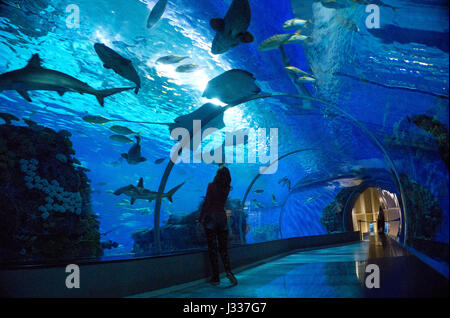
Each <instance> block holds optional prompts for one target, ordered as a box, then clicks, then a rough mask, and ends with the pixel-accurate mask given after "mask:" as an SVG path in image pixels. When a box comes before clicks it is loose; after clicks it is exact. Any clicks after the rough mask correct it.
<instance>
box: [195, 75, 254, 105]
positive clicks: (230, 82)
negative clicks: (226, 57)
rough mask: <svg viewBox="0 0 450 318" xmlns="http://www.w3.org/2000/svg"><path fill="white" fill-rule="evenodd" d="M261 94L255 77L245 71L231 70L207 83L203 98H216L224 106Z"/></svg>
mask: <svg viewBox="0 0 450 318" xmlns="http://www.w3.org/2000/svg"><path fill="white" fill-rule="evenodd" d="M260 92H261V89H260V88H259V87H258V86H257V85H256V83H255V77H254V76H253V74H252V73H249V72H247V71H243V70H238V69H233V70H229V71H226V72H225V73H222V74H221V75H219V76H217V77H215V78H213V79H212V80H210V81H209V82H208V85H207V86H206V89H205V91H204V92H203V95H202V96H203V97H206V98H209V99H213V98H218V99H219V100H220V101H221V102H223V103H226V104H233V103H236V102H239V101H242V100H245V99H246V98H249V97H252V96H254V95H256V94H258V93H260Z"/></svg>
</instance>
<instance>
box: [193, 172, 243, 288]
mask: <svg viewBox="0 0 450 318" xmlns="http://www.w3.org/2000/svg"><path fill="white" fill-rule="evenodd" d="M230 184H231V176H230V171H229V170H228V168H226V167H224V166H221V167H220V168H219V170H217V173H216V176H215V178H214V181H213V182H211V183H210V184H209V185H208V190H207V192H206V197H205V201H204V202H203V206H202V210H201V212H200V217H199V222H200V223H201V224H203V227H204V229H205V233H206V239H207V241H208V255H209V259H210V261H211V267H212V278H211V280H210V283H211V284H213V285H218V284H219V283H220V279H219V262H218V255H217V252H219V253H220V256H221V258H222V263H223V266H224V268H225V273H226V275H227V278H228V279H229V280H230V282H231V284H232V285H237V280H236V277H234V275H233V273H232V272H231V265H230V258H229V256H228V224H227V215H226V213H225V203H226V202H227V198H228V194H229V193H230V188H231V186H230ZM217 243H218V244H217Z"/></svg>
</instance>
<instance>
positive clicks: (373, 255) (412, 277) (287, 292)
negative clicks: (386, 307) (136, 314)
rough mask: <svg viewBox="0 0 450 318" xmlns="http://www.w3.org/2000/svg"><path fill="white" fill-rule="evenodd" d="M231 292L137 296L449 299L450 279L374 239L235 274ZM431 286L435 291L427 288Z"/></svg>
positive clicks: (191, 289) (201, 289)
mask: <svg viewBox="0 0 450 318" xmlns="http://www.w3.org/2000/svg"><path fill="white" fill-rule="evenodd" d="M367 264H377V265H378V266H379V268H380V288H379V289H368V288H366V287H365V278H366V276H365V275H366V274H365V268H366V265H367ZM235 275H236V278H237V279H238V281H239V284H238V285H237V286H235V287H230V285H229V282H228V280H227V279H226V278H224V277H221V284H220V286H211V285H210V284H209V283H207V282H204V281H202V282H198V283H196V284H193V285H190V286H187V287H185V288H178V289H177V288H175V289H174V288H169V289H166V290H160V291H153V292H149V293H143V294H139V295H135V296H134V297H163V298H343V297H345V298H347V297H352V298H353V297H357V298H360V297H417V296H419V297H420V296H425V297H428V296H430V297H431V296H445V295H448V280H447V279H446V278H445V277H443V276H442V275H440V274H439V273H437V272H436V271H434V270H433V269H432V268H430V267H429V266H427V265H425V264H424V263H422V262H421V261H420V260H419V259H418V258H417V257H416V256H414V255H412V254H410V253H409V252H408V251H406V250H405V249H404V248H403V247H401V246H400V245H399V244H398V243H397V242H395V241H393V240H391V239H390V238H387V237H384V238H380V237H378V236H368V237H366V238H365V240H362V241H360V242H356V243H352V244H346V245H341V246H334V247H328V248H322V249H315V250H306V251H299V252H296V253H293V254H290V255H287V256H284V257H281V258H278V259H275V260H272V261H268V262H267V263H263V264H261V265H258V266H256V267H253V268H250V269H244V270H241V271H239V270H237V271H236V272H235ZM427 284H428V286H429V287H427V286H426V285H427Z"/></svg>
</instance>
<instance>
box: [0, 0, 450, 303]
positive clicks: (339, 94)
mask: <svg viewBox="0 0 450 318" xmlns="http://www.w3.org/2000/svg"><path fill="white" fill-rule="evenodd" d="M156 2H157V1H154V0H149V1H143V0H133V1H126V2H124V1H117V0H114V1H106V0H96V1H94V2H93V1H86V0H77V1H72V2H71V3H70V5H71V6H70V7H68V5H69V3H68V2H67V1H60V0H57V1H47V0H39V1H27V0H22V1H12V0H3V1H0V205H1V207H2V208H1V210H0V262H1V263H2V264H7V265H8V266H13V267H14V266H22V265H24V264H32V265H36V264H50V263H64V262H67V261H74V262H91V261H95V262H98V261H100V262H102V261H110V260H116V259H136V258H141V257H151V256H156V255H171V254H180V253H185V252H193V251H199V250H205V249H206V246H207V245H206V239H205V237H204V233H203V230H202V229H201V228H200V227H198V225H197V218H198V215H199V211H200V208H201V206H202V202H203V199H204V196H205V194H206V188H207V186H208V183H209V182H211V181H212V180H213V178H214V175H215V173H216V171H217V167H218V166H217V162H212V163H211V160H210V159H212V158H215V159H217V160H218V159H220V160H223V159H225V160H227V163H226V166H227V167H228V168H229V170H230V172H231V177H232V184H231V185H232V190H231V192H230V195H229V197H228V204H229V207H230V209H231V216H229V219H228V227H229V241H230V242H229V243H230V247H233V246H242V245H252V244H255V243H264V242H271V241H275V240H282V239H289V238H297V237H309V236H317V235H327V234H336V233H344V232H351V231H360V232H361V233H362V234H364V233H366V238H367V236H370V235H372V236H373V235H374V234H375V233H377V232H379V229H378V228H377V220H378V217H379V213H380V205H381V207H382V210H383V213H384V214H383V215H384V219H385V226H384V228H383V229H382V231H383V232H385V234H386V235H387V236H388V237H389V238H390V239H392V240H394V241H396V242H398V243H399V244H400V245H401V246H403V248H404V249H405V250H408V251H409V252H411V253H414V254H416V255H418V256H420V257H421V258H422V259H426V260H427V262H428V263H429V264H431V265H432V266H433V267H434V268H436V269H438V270H439V271H440V272H441V273H442V272H444V273H446V276H447V279H448V241H449V194H448V193H449V177H448V171H449V170H448V167H449V162H448V160H449V159H448V158H449V157H448V147H449V146H448V127H449V102H448V78H449V77H448V61H449V55H448V52H449V51H448V7H447V3H446V2H445V1H439V0H433V1H429V2H427V3H426V4H421V3H418V2H416V1H394V0H392V1H390V0H389V1H383V2H381V1H375V2H374V4H376V5H377V6H378V7H379V8H381V9H380V15H381V26H380V27H379V28H378V27H370V26H368V24H367V23H368V22H367V21H368V15H369V13H368V12H367V11H366V4H365V3H364V1H347V0H342V1H336V2H334V1H333V2H332V1H314V0H306V1H300V0H298V1H297V0H292V1H288V0H283V1H280V0H261V1H249V3H250V7H251V23H250V26H249V27H248V32H249V33H250V34H251V36H252V38H254V41H252V42H250V43H245V42H249V41H248V40H249V39H248V38H247V39H245V37H243V39H244V40H242V41H240V40H239V41H237V42H236V43H238V44H237V45H235V46H234V44H233V45H231V44H229V43H228V44H223V45H225V46H226V45H228V46H230V47H229V48H228V49H229V50H228V51H227V52H225V53H223V54H213V53H212V49H211V45H212V44H211V43H212V41H213V39H214V37H215V36H216V31H215V30H214V29H213V28H212V27H211V25H210V19H212V18H215V17H223V16H224V15H225V13H226V12H227V10H228V8H229V7H230V4H231V3H232V2H233V3H234V2H239V1H237V0H235V1H231V0H226V1H207V0H197V1H189V0H176V1H169V2H168V4H167V6H166V8H165V11H164V13H163V15H162V18H161V19H159V21H158V22H156V24H155V25H153V26H152V27H150V28H148V27H146V23H147V18H148V16H149V13H150V11H151V9H152V8H153V6H154V5H155V4H156ZM241 2H245V1H241ZM293 18H298V19H302V20H301V21H303V22H297V23H299V24H301V26H300V25H299V26H294V27H292V28H290V27H289V25H286V24H285V22H286V21H288V20H290V19H293ZM225 22H226V21H225ZM225 22H224V23H225ZM283 25H284V26H283ZM296 28H297V29H299V30H301V31H300V32H297V33H296V34H295V35H294V32H296ZM236 32H237V31H236ZM240 34H241V33H240ZM244 34H246V33H245V32H244ZM277 34H278V35H279V34H291V35H290V36H291V37H292V36H297V37H298V38H300V40H296V41H294V40H293V38H286V39H284V40H283V41H282V40H280V39H279V38H275V39H274V38H273V39H272V42H271V43H269V44H270V45H272V46H273V47H270V45H269V44H267V43H268V42H264V41H265V40H266V39H268V38H270V37H271V36H273V35H277ZM239 36H243V35H239ZM302 37H303V38H302ZM230 41H231V40H230ZM276 41H278V42H279V43H278V44H277V43H276ZM225 42H226V41H225ZM225 42H224V43H225ZM263 42H264V43H265V44H266V45H268V46H269V47H268V48H264V45H263V44H264V43H263ZM96 43H101V44H104V45H106V46H107V47H109V48H111V49H113V50H114V51H115V52H116V54H119V55H120V56H121V58H122V60H121V62H120V63H118V64H114V63H112V62H110V63H111V64H108V62H107V61H106V62H105V60H103V59H102V56H101V55H102V54H101V51H100V50H99V48H98V46H94V44H96ZM236 43H235V44H236ZM261 45H263V46H261ZM36 54H38V55H36ZM111 54H112V53H111ZM106 55H107V57H106V58H110V59H113V57H114V55H108V54H106ZM163 57H166V59H165V60H164V59H161V58H163ZM167 57H168V58H167ZM104 58H105V57H104ZM115 58H117V56H115ZM124 65H125V66H126V67H129V65H132V67H134V69H135V71H136V74H135V75H133V74H134V73H133V74H132V75H130V74H131V73H127V72H131V71H130V70H129V68H127V71H124V69H125V68H126V67H125V66H124ZM119 67H122V69H121V70H119V71H118V68H119ZM293 67H295V68H293ZM43 68H44V69H47V70H53V71H58V72H61V73H64V74H67V75H70V78H69V77H64V80H62V79H61V78H60V77H58V76H60V74H61V73H58V74H56V73H51V72H48V73H45V74H44V75H42V74H43V72H42V71H40V70H42V69H43ZM19 69H22V71H21V72H22V73H14V74H13V75H11V73H8V72H11V71H14V70H19ZM229 70H240V71H239V72H241V73H239V76H242V77H239V76H238V75H236V77H230V79H228V80H224V81H223V82H219V83H218V84H217V85H216V86H215V88H214V89H211V87H212V84H211V83H212V82H211V80H212V79H215V78H217V77H218V76H219V75H221V74H224V73H225V72H227V71H229ZM302 70H303V71H302ZM243 71H244V72H243ZM125 73H127V74H128V75H125V76H124V74H125ZM250 73H251V74H250ZM29 74H33V76H36V77H39V76H42V78H41V77H39V79H38V80H37V81H40V82H39V83H38V84H39V85H41V86H39V85H38V84H36V83H37V82H33V83H32V84H30V83H28V82H27V81H29V80H30V77H32V76H31V75H29ZM55 74H56V75H55ZM235 74H236V73H235ZM242 74H245V75H242ZM249 74H250V75H249ZM25 75H26V76H30V77H26V76H25ZM251 75H253V77H252V76H251ZM136 76H137V77H138V79H136ZM55 77H57V79H54V78H55ZM73 78H74V79H76V80H77V81H76V82H75V80H72V79H73ZM127 78H128V79H127ZM130 79H131V80H130ZM253 79H254V80H253ZM32 80H34V79H32ZM49 81H50V82H52V81H59V82H58V85H59V86H57V87H56V86H55V85H53V84H54V82H52V83H49ZM44 82H45V83H44ZM250 82H251V83H250ZM42 83H44V84H42ZM86 83H87V84H88V85H89V86H85V85H87V84H86ZM27 85H28V86H27ZM33 85H34V86H33ZM42 85H44V86H42ZM52 85H53V86H52ZM252 85H255V86H257V88H258V90H257V91H256V90H255V87H254V86H252ZM55 87H56V88H55ZM136 87H138V89H136V90H135V88H136ZM113 88H114V89H113ZM118 88H127V89H126V90H123V89H120V90H119V89H118ZM207 88H209V90H210V92H211V91H214V92H213V93H211V94H208V93H206V92H207V91H208V89H207ZM220 91H224V93H223V94H220ZM205 105H206V106H205ZM193 120H200V121H201V124H202V128H201V130H200V134H197V135H195V136H198V138H199V139H197V141H199V144H198V145H195V142H196V139H195V138H196V137H194V132H195V122H194V121H193ZM176 128H183V129H184V128H186V129H185V130H184V131H187V132H189V133H190V136H191V137H193V138H192V139H193V144H192V143H191V141H189V142H188V143H186V144H190V145H191V146H194V145H195V146H198V147H197V148H196V149H192V147H191V149H187V148H183V151H182V152H179V149H180V148H177V147H179V146H180V144H181V143H182V142H183V140H182V139H181V135H177V134H178V132H179V131H177V130H176ZM206 128H217V129H216V130H209V131H207V130H206ZM171 133H172V137H174V138H172V137H171ZM253 133H254V135H253ZM233 134H235V135H236V137H235V139H232V138H231V139H230V136H232V135H233ZM243 136H247V137H245V138H244V137H243ZM252 136H253V137H254V139H252ZM240 137H243V138H242V140H240ZM178 138H180V139H178ZM180 140H181V142H180V143H178V141H180ZM133 147H134V148H133ZM136 147H140V149H139V151H140V153H139V154H136V151H137V150H136V149H137V148H136ZM133 149H134V150H133ZM178 155H179V157H178ZM175 159H178V161H177V162H176V163H174V161H175ZM180 159H181V161H180ZM179 161H180V162H179ZM228 161H230V162H228ZM264 169H266V170H264ZM141 178H142V181H143V187H144V188H145V189H147V190H149V191H148V193H147V194H146V196H142V197H140V198H137V199H136V196H135V197H134V198H133V195H130V194H129V192H127V191H125V190H123V187H125V186H128V185H130V186H131V187H130V188H129V189H134V190H136V189H137V187H136V186H137V185H138V182H139V180H140V179H141ZM119 189H122V190H121V191H118V190H119ZM134 190H130V191H134ZM138 190H139V189H138ZM171 190H172V191H171ZM380 231H381V230H380ZM356 268H357V269H358V266H356ZM324 295H325V294H324ZM329 295H333V293H330V294H329ZM297 296H298V295H297Z"/></svg>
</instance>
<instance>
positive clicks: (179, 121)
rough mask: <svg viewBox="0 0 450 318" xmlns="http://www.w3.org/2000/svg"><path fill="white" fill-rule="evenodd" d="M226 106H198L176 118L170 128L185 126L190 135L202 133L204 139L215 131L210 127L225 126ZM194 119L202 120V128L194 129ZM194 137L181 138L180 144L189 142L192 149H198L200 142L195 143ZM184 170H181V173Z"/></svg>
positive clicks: (184, 144) (220, 127) (208, 104)
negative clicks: (224, 113)
mask: <svg viewBox="0 0 450 318" xmlns="http://www.w3.org/2000/svg"><path fill="white" fill-rule="evenodd" d="M223 111H224V107H221V106H218V105H216V104H213V103H206V104H204V105H202V106H201V107H200V108H197V109H196V110H194V111H193V112H192V113H189V114H186V115H182V116H179V117H177V118H175V120H174V123H172V124H170V125H169V130H170V132H172V131H173V130H174V129H176V128H184V129H186V130H187V131H188V132H189V136H195V135H196V134H201V137H202V139H204V138H205V137H206V136H208V135H209V134H211V133H212V132H213V131H212V130H211V129H208V128H215V129H222V128H224V127H225V123H224V121H223ZM194 120H201V123H202V125H201V127H200V128H201V130H200V131H199V130H194V128H196V127H194V126H195V125H194V124H193V123H194ZM193 140H194V138H187V137H186V138H184V137H183V138H181V140H180V145H181V146H183V147H184V146H186V145H187V144H188V143H189V147H190V148H189V149H190V150H191V151H195V150H197V147H198V146H199V145H200V143H194V142H193ZM181 171H183V170H179V172H178V173H180V172H181Z"/></svg>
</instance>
